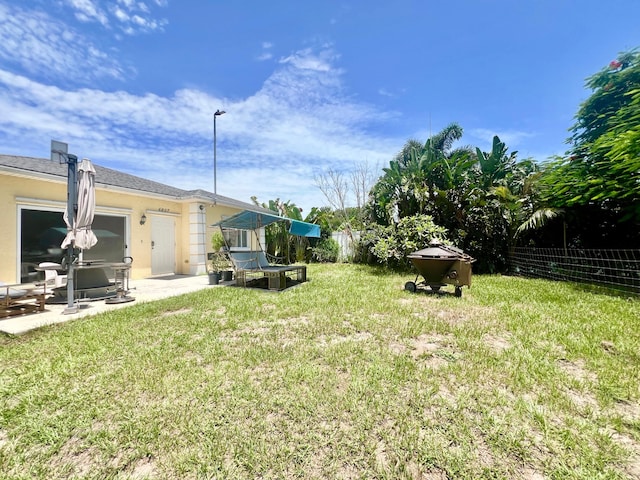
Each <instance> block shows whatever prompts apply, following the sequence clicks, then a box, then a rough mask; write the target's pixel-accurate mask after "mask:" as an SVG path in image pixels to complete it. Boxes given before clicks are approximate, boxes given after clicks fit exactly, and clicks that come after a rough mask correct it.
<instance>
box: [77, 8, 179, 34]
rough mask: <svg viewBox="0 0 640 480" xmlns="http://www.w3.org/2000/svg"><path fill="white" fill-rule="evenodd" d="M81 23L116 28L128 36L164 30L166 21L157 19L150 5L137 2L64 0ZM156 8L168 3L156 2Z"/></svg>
mask: <svg viewBox="0 0 640 480" xmlns="http://www.w3.org/2000/svg"><path fill="white" fill-rule="evenodd" d="M64 3H65V4H66V5H67V6H68V7H70V8H71V9H72V10H73V12H74V15H75V17H76V18H77V19H78V20H80V21H81V22H86V23H91V22H97V23H99V24H101V25H102V26H104V27H107V28H111V27H115V28H117V29H119V30H120V31H122V32H124V33H126V34H127V35H134V34H137V33H149V32H153V31H156V30H162V29H163V28H164V26H165V25H166V24H167V20H166V19H158V18H155V15H154V13H153V12H152V10H151V8H150V7H149V5H148V4H147V3H145V2H138V1H135V0H115V1H113V0H111V1H107V0H64ZM153 3H154V4H155V6H156V7H160V8H164V7H166V6H167V4H168V3H167V2H166V1H160V0H156V1H155V2H153Z"/></svg>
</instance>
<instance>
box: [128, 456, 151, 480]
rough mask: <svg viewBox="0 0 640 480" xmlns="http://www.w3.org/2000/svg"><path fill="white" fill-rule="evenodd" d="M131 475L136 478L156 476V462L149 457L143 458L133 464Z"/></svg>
mask: <svg viewBox="0 0 640 480" xmlns="http://www.w3.org/2000/svg"><path fill="white" fill-rule="evenodd" d="M132 470H133V471H132V472H131V477H130V478H134V479H139V478H140V479H142V478H152V477H154V478H155V472H156V468H155V462H154V461H153V459H151V458H149V457H145V458H141V459H139V460H138V461H137V462H135V463H134V464H133V468H132Z"/></svg>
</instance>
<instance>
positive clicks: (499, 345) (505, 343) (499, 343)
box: [482, 334, 512, 353]
mask: <svg viewBox="0 0 640 480" xmlns="http://www.w3.org/2000/svg"><path fill="white" fill-rule="evenodd" d="M482 340H483V341H484V343H486V344H487V345H488V346H489V348H491V350H493V351H494V352H496V353H502V352H503V351H505V350H508V349H509V348H511V346H512V345H511V342H510V341H509V340H508V339H507V338H504V337H500V336H497V335H490V334H486V335H484V336H483V337H482Z"/></svg>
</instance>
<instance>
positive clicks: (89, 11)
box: [67, 0, 109, 25]
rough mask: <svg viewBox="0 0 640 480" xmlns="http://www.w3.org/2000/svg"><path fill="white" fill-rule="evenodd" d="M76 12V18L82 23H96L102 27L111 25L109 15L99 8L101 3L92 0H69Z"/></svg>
mask: <svg viewBox="0 0 640 480" xmlns="http://www.w3.org/2000/svg"><path fill="white" fill-rule="evenodd" d="M67 3H68V4H69V6H71V7H72V8H73V9H74V10H75V11H76V13H75V15H76V18H77V19H78V20H80V21H82V22H92V21H96V22H98V23H101V24H102V25H107V24H108V23H109V21H108V18H107V15H106V14H105V13H104V12H103V11H102V9H101V8H100V7H99V6H98V3H99V2H95V1H92V0H67Z"/></svg>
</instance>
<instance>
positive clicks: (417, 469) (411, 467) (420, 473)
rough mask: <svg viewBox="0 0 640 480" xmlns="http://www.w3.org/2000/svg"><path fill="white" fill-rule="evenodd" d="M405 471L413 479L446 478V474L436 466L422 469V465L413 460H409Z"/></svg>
mask: <svg viewBox="0 0 640 480" xmlns="http://www.w3.org/2000/svg"><path fill="white" fill-rule="evenodd" d="M407 472H408V473H409V475H410V478H412V479H414V480H448V479H449V477H447V474H446V473H445V472H444V471H443V470H440V469H438V468H430V469H429V470H428V471H425V470H423V469H422V467H421V466H420V465H419V464H418V463H416V462H414V461H409V463H408V464H407Z"/></svg>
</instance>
